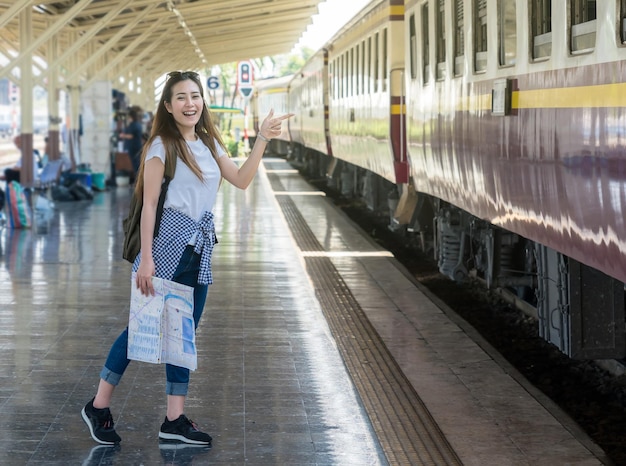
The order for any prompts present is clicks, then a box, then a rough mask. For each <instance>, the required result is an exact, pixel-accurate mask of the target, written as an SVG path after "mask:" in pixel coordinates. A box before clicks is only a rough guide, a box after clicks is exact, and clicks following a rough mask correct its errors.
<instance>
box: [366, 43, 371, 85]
mask: <svg viewBox="0 0 626 466" xmlns="http://www.w3.org/2000/svg"><path fill="white" fill-rule="evenodd" d="M370 92H372V37H371V36H370V37H368V38H367V93H368V94H369V93H370Z"/></svg>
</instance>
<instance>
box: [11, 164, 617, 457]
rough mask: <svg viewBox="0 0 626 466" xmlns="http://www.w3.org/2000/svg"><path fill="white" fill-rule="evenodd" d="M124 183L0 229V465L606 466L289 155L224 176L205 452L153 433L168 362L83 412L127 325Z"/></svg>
mask: <svg viewBox="0 0 626 466" xmlns="http://www.w3.org/2000/svg"><path fill="white" fill-rule="evenodd" d="M130 194H131V188H129V187H117V188H112V189H111V190H110V191H106V192H99V193H95V198H94V200H93V201H81V202H69V203H57V205H56V207H55V214H54V216H53V217H52V218H51V219H50V220H49V221H46V222H41V224H38V225H36V226H35V227H34V228H33V229H30V230H8V229H5V230H0V247H1V251H0V323H1V326H0V332H1V334H0V348H1V349H2V351H1V353H0V464H2V465H4V464H6V465H22V464H24V465H77V464H79V465H105V464H106V465H159V464H177V465H178V464H180V465H182V464H198V465H201V464H211V465H243V464H246V465H290V466H293V465H329V466H330V465H354V466H364V465H388V464H389V465H405V464H406V465H422V464H424V465H426V464H427V465H448V464H451V465H457V464H458V465H460V464H464V465H481V466H485V465H498V466H503V465H515V466H519V465H535V466H536V465H557V464H558V465H564V464H569V465H599V464H610V463H609V462H608V460H607V459H606V458H605V455H604V453H603V452H602V450H601V449H600V448H599V447H597V446H596V445H595V444H594V443H593V442H592V441H591V440H590V439H589V438H588V437H586V436H585V435H584V434H583V433H582V431H581V430H580V429H579V428H578V426H576V424H575V423H574V422H573V421H571V420H570V419H569V418H568V417H567V416H566V415H564V414H563V413H562V412H561V411H560V410H559V409H558V408H556V407H555V406H554V405H553V404H552V403H551V402H550V401H549V400H547V399H545V397H543V396H542V395H541V394H540V393H538V392H537V391H536V390H535V389H533V387H532V386H530V385H529V384H528V383H527V382H526V381H525V380H524V379H523V378H522V377H521V376H520V375H519V374H517V372H516V371H515V370H514V369H513V368H512V367H510V366H509V365H508V364H507V363H506V362H505V361H504V360H503V358H501V357H500V356H499V355H498V354H497V353H496V352H495V351H494V350H493V349H492V348H490V346H489V345H488V344H487V343H486V342H485V341H483V340H482V339H481V338H480V336H479V335H477V334H476V333H475V332H474V331H473V330H472V328H471V327H469V326H468V325H467V324H466V323H465V322H464V321H463V320H462V319H460V318H458V317H457V316H456V315H455V314H454V313H453V312H452V311H451V310H450V309H448V308H447V307H446V306H445V305H444V304H442V303H441V302H439V301H438V300H437V299H436V298H434V297H432V296H431V295H430V294H429V293H428V291H427V290H425V289H423V287H421V286H420V285H419V284H418V283H416V282H415V281H414V280H413V279H412V277H410V275H409V274H408V273H407V272H406V270H405V269H403V267H402V266H401V265H400V264H399V263H398V262H397V260H396V259H394V258H393V257H392V256H391V254H389V253H388V252H387V251H385V250H383V249H381V248H380V247H379V246H378V245H376V244H375V243H374V242H373V241H371V240H370V239H369V238H368V237H367V235H365V234H364V233H363V232H362V231H361V230H360V229H359V228H358V227H357V226H355V225H354V224H353V223H352V222H351V221H350V220H349V219H348V218H347V217H346V216H345V215H343V213H341V212H340V211H339V210H338V209H337V208H335V207H334V206H333V205H332V202H330V201H329V200H328V199H326V198H325V197H324V195H323V193H321V192H319V191H317V190H315V189H314V188H313V187H312V186H311V185H309V184H308V183H306V181H305V180H304V179H303V178H301V177H300V175H299V174H298V173H297V171H296V170H294V169H293V168H292V167H291V166H290V165H289V164H288V163H287V162H286V161H284V160H282V159H279V158H265V159H264V161H263V164H262V167H261V169H260V171H259V174H258V175H257V177H256V179H255V180H254V182H253V183H252V185H251V186H250V187H249V188H248V190H246V191H240V190H237V189H236V188H234V187H232V186H230V185H229V184H228V183H224V184H223V185H222V187H221V189H220V192H219V195H218V200H217V204H216V209H215V215H216V227H217V235H218V239H219V244H217V245H216V248H215V250H214V254H213V274H214V283H213V285H211V286H210V288H209V296H208V299H207V305H206V308H205V311H204V315H203V317H202V320H201V322H200V327H199V329H198V333H197V346H198V366H199V367H198V370H197V371H195V372H193V373H192V376H191V385H190V393H189V397H188V399H187V403H186V414H187V416H188V417H190V418H191V419H193V420H194V421H195V422H197V423H198V425H199V427H200V428H201V429H202V430H204V431H205V432H207V433H209V434H210V435H211V436H212V437H213V446H212V448H210V449H207V448H202V447H185V446H184V445H175V444H160V443H159V440H158V431H159V426H160V424H161V422H162V421H163V418H164V416H165V402H166V400H165V394H164V387H165V373H164V372H165V371H164V367H163V366H159V365H153V364H147V363H138V362H132V363H131V365H130V367H129V369H128V371H127V373H126V374H125V376H124V378H123V380H122V382H121V384H120V386H119V387H118V388H117V389H116V393H115V395H114V399H113V403H112V406H111V411H112V413H113V417H114V420H115V423H116V430H117V432H118V434H119V435H120V436H121V437H122V442H121V444H120V445H119V446H116V447H108V446H101V445H98V444H96V443H95V442H94V441H93V440H92V439H91V437H90V435H89V432H88V429H87V427H86V426H85V424H84V423H83V421H82V419H81V416H80V410H81V409H82V407H83V406H84V405H85V403H86V402H87V401H89V400H90V399H91V397H92V396H93V395H94V394H95V390H96V386H97V383H98V375H99V372H100V370H101V368H102V365H103V363H104V361H105V358H106V356H107V352H108V350H109V348H110V345H111V344H112V343H113V341H114V340H115V338H116V337H117V335H118V334H119V333H120V332H121V331H122V330H123V329H124V327H125V326H126V324H127V322H128V312H129V294H130V264H128V263H127V262H125V261H124V260H123V259H122V254H121V250H122V241H123V235H122V219H123V218H124V216H125V215H126V213H127V210H128V204H129V200H130Z"/></svg>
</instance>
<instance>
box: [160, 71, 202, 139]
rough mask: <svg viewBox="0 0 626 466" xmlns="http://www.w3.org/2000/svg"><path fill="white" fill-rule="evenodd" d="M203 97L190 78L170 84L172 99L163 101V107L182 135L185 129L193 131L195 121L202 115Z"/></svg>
mask: <svg viewBox="0 0 626 466" xmlns="http://www.w3.org/2000/svg"><path fill="white" fill-rule="evenodd" d="M203 107H204V99H203V98H202V94H201V93H200V89H199V88H198V85H197V84H196V83H195V82H194V81H193V80H191V79H185V80H184V81H180V82H178V83H176V84H174V86H172V100H171V102H165V108H166V109H167V111H168V112H170V113H171V114H172V116H173V117H174V120H175V121H176V125H177V126H178V128H179V129H180V131H181V133H182V134H183V135H184V134H185V132H186V131H185V130H187V131H188V130H189V129H191V130H192V131H194V132H195V126H196V123H198V121H199V120H200V117H201V116H202V109H203Z"/></svg>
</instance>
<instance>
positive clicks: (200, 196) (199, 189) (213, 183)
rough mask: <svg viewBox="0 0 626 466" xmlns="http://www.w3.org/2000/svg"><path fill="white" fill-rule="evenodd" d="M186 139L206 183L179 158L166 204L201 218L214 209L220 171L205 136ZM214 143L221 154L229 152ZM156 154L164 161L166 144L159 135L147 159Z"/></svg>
mask: <svg viewBox="0 0 626 466" xmlns="http://www.w3.org/2000/svg"><path fill="white" fill-rule="evenodd" d="M186 142H187V145H188V146H189V148H190V149H191V152H192V153H193V155H194V157H195V158H196V162H197V163H198V166H199V167H200V169H201V170H202V173H203V175H204V182H202V181H200V179H199V178H198V177H197V176H196V175H195V174H194V173H193V172H192V171H191V170H190V169H189V167H188V166H187V165H185V164H184V162H182V161H181V160H180V158H179V159H178V160H177V161H176V173H175V175H174V179H172V181H171V182H170V185H169V187H168V189H167V196H166V198H165V203H164V205H163V207H164V208H166V209H167V208H171V209H175V210H178V211H180V212H183V213H185V214H186V215H188V216H189V217H191V218H193V219H194V220H196V221H199V220H200V219H201V218H202V215H203V214H204V212H211V211H212V210H213V206H214V205H215V199H216V197H217V189H218V188H219V183H220V178H221V173H220V168H219V166H218V165H217V162H216V161H215V158H213V154H211V150H210V149H209V148H208V147H207V146H205V145H204V142H202V139H198V140H197V141H186ZM215 146H216V147H217V152H218V153H217V156H218V157H223V156H225V155H226V152H225V151H224V149H223V148H222V147H221V146H220V145H219V144H218V143H217V141H216V142H215ZM154 157H158V158H159V159H160V160H161V161H162V162H163V163H164V164H165V147H164V146H163V141H162V140H161V138H160V137H157V138H156V139H155V140H154V142H153V143H152V145H151V146H150V148H149V149H148V152H147V153H146V161H148V160H150V159H152V158H154Z"/></svg>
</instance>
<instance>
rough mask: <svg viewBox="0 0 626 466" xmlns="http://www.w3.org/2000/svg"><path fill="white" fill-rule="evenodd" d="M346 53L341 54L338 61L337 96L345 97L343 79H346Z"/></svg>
mask: <svg viewBox="0 0 626 466" xmlns="http://www.w3.org/2000/svg"><path fill="white" fill-rule="evenodd" d="M345 62H346V55H345V54H342V55H341V61H340V62H339V97H340V98H343V97H345V96H346V95H345V92H344V90H345V82H344V80H345V79H346V72H345V70H346V65H345Z"/></svg>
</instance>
